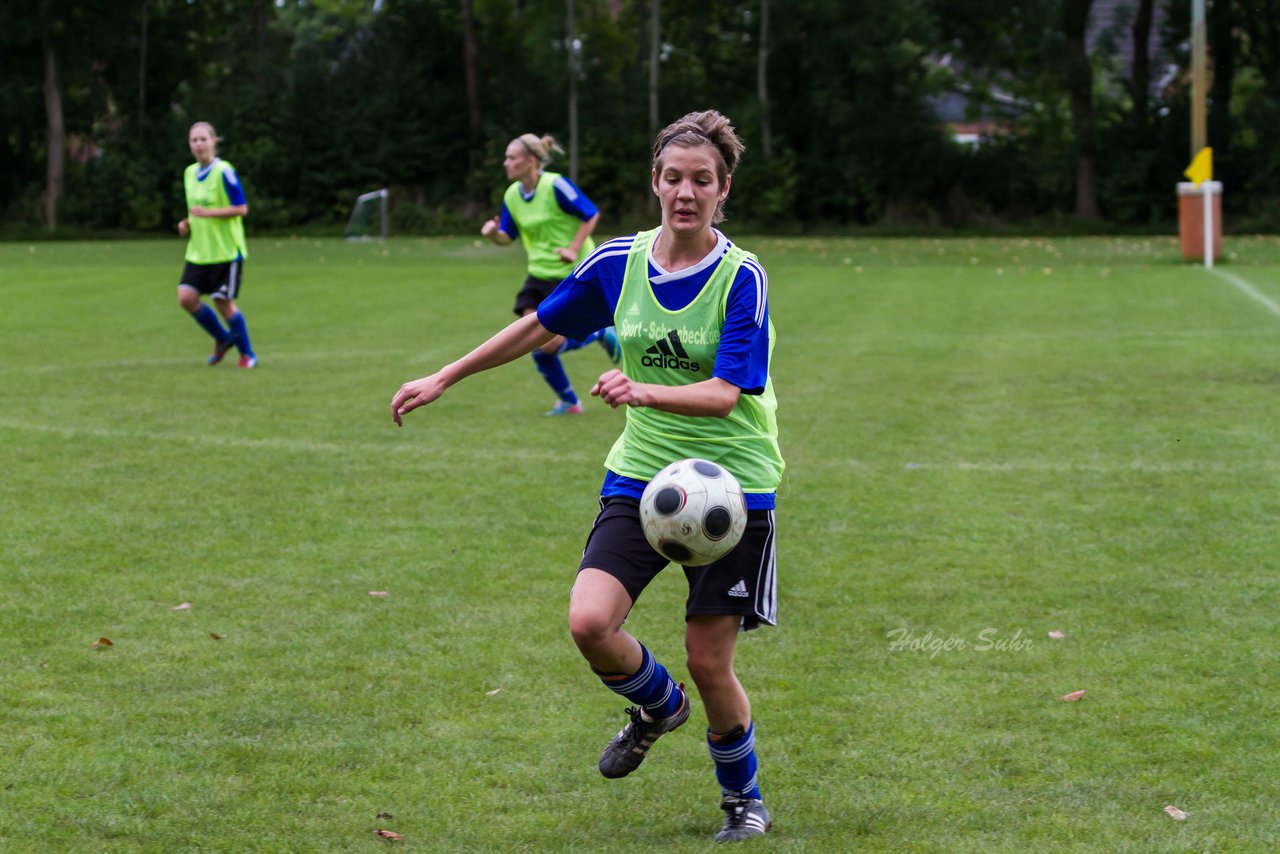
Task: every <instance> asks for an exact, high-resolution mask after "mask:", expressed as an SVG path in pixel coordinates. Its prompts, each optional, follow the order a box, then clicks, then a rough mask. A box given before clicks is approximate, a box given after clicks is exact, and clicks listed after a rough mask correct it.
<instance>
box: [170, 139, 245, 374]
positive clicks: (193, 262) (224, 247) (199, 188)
mask: <svg viewBox="0 0 1280 854" xmlns="http://www.w3.org/2000/svg"><path fill="white" fill-rule="evenodd" d="M187 144H188V145H189V146H190V148H191V154H192V155H193V156H194V157H195V159H196V162H195V163H192V164H191V165H190V166H188V167H187V170H186V172H185V173H183V176H182V184H183V188H184V189H185V191H186V196H187V216H186V218H185V219H183V220H182V221H181V222H179V223H178V233H179V234H181V235H182V236H183V237H186V238H188V240H187V259H186V260H187V262H186V264H185V266H183V268H182V280H181V281H180V282H179V284H178V305H180V306H181V307H182V308H183V309H185V310H186V311H188V312H190V314H191V316H192V317H193V318H195V321H196V323H198V324H199V325H200V328H201V329H203V330H204V331H205V332H208V333H209V335H210V336H211V337H212V338H213V354H212V355H210V356H209V361H208V363H209V365H210V366H211V367H212V366H213V365H216V364H218V363H219V362H221V361H222V359H223V357H224V356H226V355H227V351H228V350H230V349H231V348H232V346H235V347H236V349H238V350H239V351H240V367H242V368H253V367H256V366H257V364H258V357H257V355H255V354H254V352H253V346H252V345H251V344H250V343H249V328H248V326H247V325H246V324H245V320H244V315H243V314H241V313H240V309H239V308H237V307H236V303H235V300H236V297H237V296H238V295H239V293H240V288H241V286H242V284H243V278H244V259H245V258H246V257H247V256H248V255H249V248H248V245H247V244H246V243H245V239H244V218H245V217H246V216H248V214H249V203H248V202H247V201H246V200H245V197H244V188H243V187H241V186H240V178H239V176H237V175H236V170H235V169H233V168H232V167H231V164H230V163H228V162H227V161H225V160H223V159H222V158H220V157H218V134H217V132H216V131H214V129H213V125H211V124H209V123H208V122H196V123H195V124H193V125H192V126H191V130H190V131H188V132H187ZM201 296H207V297H209V299H210V301H211V302H212V303H213V304H214V306H216V307H217V309H218V311H217V312H216V313H215V312H214V310H213V309H211V308H209V306H208V305H206V304H205V303H203V302H201V300H200V297H201ZM219 314H220V315H222V319H223V320H225V321H226V323H227V325H226V326H225V327H224V326H223V325H222V323H221V322H220V321H219V320H218V315H219Z"/></svg>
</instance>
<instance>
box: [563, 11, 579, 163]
mask: <svg viewBox="0 0 1280 854" xmlns="http://www.w3.org/2000/svg"><path fill="white" fill-rule="evenodd" d="M565 5H566V6H567V7H568V13H569V20H568V27H567V29H568V38H567V39H566V44H565V46H566V47H567V48H568V54H569V180H570V181H572V182H573V183H575V184H576V183H578V48H577V44H576V42H577V40H578V31H577V24H576V23H575V22H574V15H573V13H574V8H573V6H574V0H568V2H567V3H566V4H565Z"/></svg>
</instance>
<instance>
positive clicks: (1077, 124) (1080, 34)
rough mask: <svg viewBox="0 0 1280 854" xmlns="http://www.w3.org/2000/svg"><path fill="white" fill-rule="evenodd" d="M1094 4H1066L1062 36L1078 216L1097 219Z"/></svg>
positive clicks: (1075, 0) (1086, 0) (1082, 0)
mask: <svg viewBox="0 0 1280 854" xmlns="http://www.w3.org/2000/svg"><path fill="white" fill-rule="evenodd" d="M1092 5H1093V0H1063V5H1062V13H1063V14H1062V34H1063V36H1064V38H1065V40H1066V47H1067V56H1066V68H1065V80H1066V87H1067V94H1068V96H1069V98H1070V101H1071V125H1072V128H1073V129H1074V131H1075V137H1076V216H1077V217H1079V218H1080V219H1098V218H1099V212H1098V187H1097V181H1096V176H1097V157H1098V154H1097V128H1096V117H1095V115H1094V109H1093V68H1092V67H1091V66H1090V65H1089V55H1088V53H1087V52H1086V50H1085V42H1084V37H1085V30H1086V29H1087V28H1088V25H1089V8H1090V7H1091V6H1092Z"/></svg>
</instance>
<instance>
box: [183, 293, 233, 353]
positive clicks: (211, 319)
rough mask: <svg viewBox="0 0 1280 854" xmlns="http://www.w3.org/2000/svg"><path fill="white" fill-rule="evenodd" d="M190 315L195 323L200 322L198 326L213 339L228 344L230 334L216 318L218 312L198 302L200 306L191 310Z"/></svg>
mask: <svg viewBox="0 0 1280 854" xmlns="http://www.w3.org/2000/svg"><path fill="white" fill-rule="evenodd" d="M191 317H192V318H193V319H194V320H195V322H196V323H198V324H200V328H201V329H203V330H204V331H205V332H208V333H209V335H211V336H212V337H213V340H214V341H217V342H218V343H219V344H228V343H230V342H231V340H232V334H231V332H229V331H228V330H227V329H226V327H224V326H223V325H222V323H221V321H219V320H218V313H217V312H216V311H214V310H213V309H211V308H210V307H209V306H207V305H206V304H204V303H200V307H199V308H198V309H196V310H195V311H193V312H191Z"/></svg>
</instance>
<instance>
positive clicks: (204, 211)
mask: <svg viewBox="0 0 1280 854" xmlns="http://www.w3.org/2000/svg"><path fill="white" fill-rule="evenodd" d="M191 215H192V216H209V209H208V208H206V207H204V206H202V205H196V206H194V207H193V208H191Z"/></svg>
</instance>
